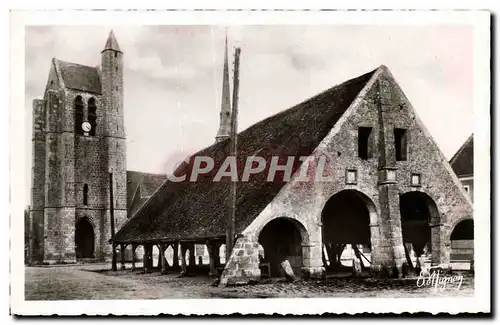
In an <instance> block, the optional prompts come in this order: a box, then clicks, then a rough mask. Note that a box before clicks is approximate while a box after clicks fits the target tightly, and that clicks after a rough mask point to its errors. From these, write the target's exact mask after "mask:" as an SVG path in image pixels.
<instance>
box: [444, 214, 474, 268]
mask: <svg viewBox="0 0 500 325" xmlns="http://www.w3.org/2000/svg"><path fill="white" fill-rule="evenodd" d="M450 241H451V256H450V259H451V260H454V261H463V260H467V261H470V260H471V259H473V257H474V220H473V219H472V218H467V219H463V220H461V221H459V222H458V223H457V224H456V225H455V226H454V227H453V230H452V232H451V235H450Z"/></svg>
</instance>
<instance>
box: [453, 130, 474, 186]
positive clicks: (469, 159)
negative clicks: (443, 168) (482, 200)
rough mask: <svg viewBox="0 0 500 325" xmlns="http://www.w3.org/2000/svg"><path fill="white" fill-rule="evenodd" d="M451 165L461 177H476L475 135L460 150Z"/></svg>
mask: <svg viewBox="0 0 500 325" xmlns="http://www.w3.org/2000/svg"><path fill="white" fill-rule="evenodd" d="M450 165H451V168H453V171H454V172H455V174H457V176H459V177H460V176H473V175H474V135H471V136H470V137H469V138H468V139H467V141H465V143H464V144H463V145H462V147H460V149H458V151H457V152H456V153H455V155H454V156H453V158H451V160H450Z"/></svg>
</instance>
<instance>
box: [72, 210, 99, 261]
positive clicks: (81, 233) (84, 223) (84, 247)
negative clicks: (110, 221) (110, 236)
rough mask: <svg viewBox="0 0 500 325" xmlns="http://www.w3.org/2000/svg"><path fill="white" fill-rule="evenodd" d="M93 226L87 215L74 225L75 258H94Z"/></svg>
mask: <svg viewBox="0 0 500 325" xmlns="http://www.w3.org/2000/svg"><path fill="white" fill-rule="evenodd" d="M94 241H95V233H94V226H93V225H92V223H91V222H90V220H89V219H88V218H87V217H84V218H81V219H80V220H78V222H77V223H76V226H75V246H76V248H75V253H76V258H77V259H78V258H94Z"/></svg>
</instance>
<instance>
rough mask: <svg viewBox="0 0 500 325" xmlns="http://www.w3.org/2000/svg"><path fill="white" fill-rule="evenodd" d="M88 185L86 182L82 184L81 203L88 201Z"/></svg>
mask: <svg viewBox="0 0 500 325" xmlns="http://www.w3.org/2000/svg"><path fill="white" fill-rule="evenodd" d="M88 196H89V186H88V185H87V184H84V185H83V205H87V204H88V203H89V198H88Z"/></svg>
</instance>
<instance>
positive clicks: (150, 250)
mask: <svg viewBox="0 0 500 325" xmlns="http://www.w3.org/2000/svg"><path fill="white" fill-rule="evenodd" d="M152 269H153V245H152V244H149V245H148V270H149V272H151V271H152Z"/></svg>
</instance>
